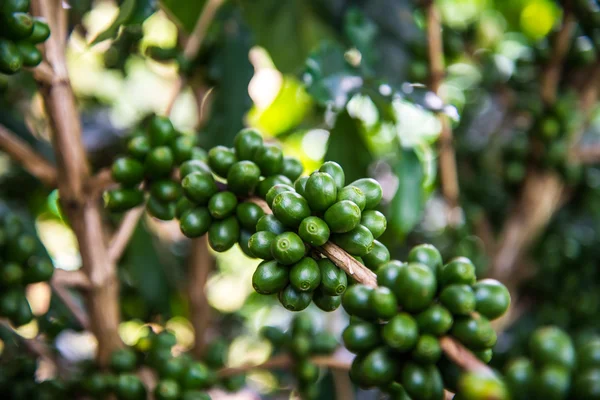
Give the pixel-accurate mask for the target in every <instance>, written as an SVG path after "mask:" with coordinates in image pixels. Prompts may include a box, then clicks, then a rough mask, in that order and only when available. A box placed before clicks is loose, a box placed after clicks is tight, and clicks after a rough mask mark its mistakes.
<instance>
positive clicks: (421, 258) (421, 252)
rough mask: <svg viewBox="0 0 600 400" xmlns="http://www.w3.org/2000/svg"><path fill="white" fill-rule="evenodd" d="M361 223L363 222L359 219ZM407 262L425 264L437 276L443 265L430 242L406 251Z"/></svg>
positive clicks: (440, 256) (437, 252)
mask: <svg viewBox="0 0 600 400" xmlns="http://www.w3.org/2000/svg"><path fill="white" fill-rule="evenodd" d="M384 218H385V217H384ZM363 219H364V216H363ZM361 223H363V222H362V221H361ZM363 225H364V223H363ZM384 229H385V228H384ZM373 236H375V235H373ZM408 262H418V263H421V264H423V265H426V266H428V267H429V268H430V269H431V270H432V271H433V272H434V274H435V275H436V276H439V273H440V272H441V270H442V265H443V263H442V255H441V254H440V252H439V251H438V249H436V248H435V247H434V246H432V245H430V244H421V245H419V246H415V247H413V248H412V249H411V250H410V252H409V253H408Z"/></svg>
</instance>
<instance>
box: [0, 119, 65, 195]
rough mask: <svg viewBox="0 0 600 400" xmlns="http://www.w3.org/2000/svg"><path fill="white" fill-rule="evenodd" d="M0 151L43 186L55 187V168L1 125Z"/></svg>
mask: <svg viewBox="0 0 600 400" xmlns="http://www.w3.org/2000/svg"><path fill="white" fill-rule="evenodd" d="M0 149H2V151H4V152H5V153H6V154H8V155H9V156H10V157H11V158H12V159H13V160H14V161H15V162H17V163H18V164H20V165H21V166H22V167H23V168H24V169H25V170H26V171H27V172H29V173H30V174H31V175H33V176H35V177H36V178H37V179H39V180H40V181H41V182H42V183H43V184H44V185H46V186H48V187H56V168H54V166H52V165H51V164H50V163H49V162H48V161H46V159H45V158H44V157H42V156H40V155H39V154H38V153H37V152H36V151H35V150H33V149H32V148H31V147H29V145H28V144H27V143H25V141H23V140H21V139H20V138H19V137H18V136H16V135H15V134H13V133H12V132H11V131H9V130H8V129H7V128H6V127H4V126H2V125H0Z"/></svg>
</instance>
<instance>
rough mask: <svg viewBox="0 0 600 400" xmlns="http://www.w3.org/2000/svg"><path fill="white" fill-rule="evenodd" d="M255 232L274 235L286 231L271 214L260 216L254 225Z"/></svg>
mask: <svg viewBox="0 0 600 400" xmlns="http://www.w3.org/2000/svg"><path fill="white" fill-rule="evenodd" d="M256 231H257V232H261V231H269V232H272V233H274V234H276V235H279V234H282V233H283V232H285V231H286V228H285V226H284V225H283V224H282V223H281V222H280V221H279V220H278V219H277V218H275V216H274V215H272V214H266V215H264V216H262V217H261V218H260V219H259V220H258V222H257V223H256Z"/></svg>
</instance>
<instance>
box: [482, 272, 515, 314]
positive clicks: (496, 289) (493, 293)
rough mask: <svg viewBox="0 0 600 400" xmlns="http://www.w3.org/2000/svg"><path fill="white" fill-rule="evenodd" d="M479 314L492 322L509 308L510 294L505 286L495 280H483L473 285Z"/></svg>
mask: <svg viewBox="0 0 600 400" xmlns="http://www.w3.org/2000/svg"><path fill="white" fill-rule="evenodd" d="M473 290H474V291H475V298H476V300H477V305H476V310H477V312H478V313H479V314H481V315H483V316H485V317H487V318H489V319H490V320H494V319H496V318H498V317H500V316H502V314H504V313H505V312H506V311H507V310H508V307H509V306H510V293H509V292H508V289H507V288H506V286H504V285H503V284H501V283H500V282H498V281H497V280H495V279H484V280H481V281H479V282H477V283H476V284H475V285H473Z"/></svg>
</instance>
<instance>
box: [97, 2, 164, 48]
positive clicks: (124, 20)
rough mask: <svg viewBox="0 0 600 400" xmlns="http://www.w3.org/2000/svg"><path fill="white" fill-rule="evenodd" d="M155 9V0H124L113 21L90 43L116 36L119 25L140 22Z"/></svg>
mask: <svg viewBox="0 0 600 400" xmlns="http://www.w3.org/2000/svg"><path fill="white" fill-rule="evenodd" d="M154 11H156V0H125V1H123V3H122V4H121V7H120V8H119V14H117V18H115V20H114V21H113V23H112V24H111V25H110V26H109V27H108V28H106V30H104V31H103V32H101V33H99V34H98V36H96V37H95V38H94V40H92V43H91V44H92V45H94V44H97V43H100V42H103V41H105V40H107V39H112V38H115V37H116V36H117V34H118V33H119V29H120V28H121V25H136V24H141V23H142V22H144V21H145V20H146V18H148V17H149V16H150V15H152V14H153V13H154Z"/></svg>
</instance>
